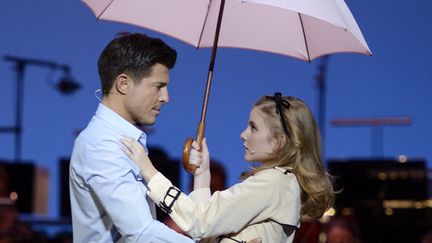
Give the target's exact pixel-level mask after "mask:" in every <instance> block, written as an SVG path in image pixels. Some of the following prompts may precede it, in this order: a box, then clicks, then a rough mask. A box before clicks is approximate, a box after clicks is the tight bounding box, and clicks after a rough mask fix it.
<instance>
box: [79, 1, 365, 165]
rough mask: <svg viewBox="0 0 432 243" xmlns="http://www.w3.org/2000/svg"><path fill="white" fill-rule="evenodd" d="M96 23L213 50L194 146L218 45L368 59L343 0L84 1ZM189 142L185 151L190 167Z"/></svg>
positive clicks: (201, 126)
mask: <svg viewBox="0 0 432 243" xmlns="http://www.w3.org/2000/svg"><path fill="white" fill-rule="evenodd" d="M82 1H83V2H84V3H85V4H87V6H88V7H89V8H90V9H91V10H92V11H93V13H94V14H95V16H96V17H97V19H103V20H111V21H118V22H122V23H129V24H132V25H137V26H140V27H144V28H147V29H151V30H154V31H157V32H161V33H163V34H166V35H168V36H172V37H174V38H177V39H179V40H182V41H184V42H186V43H189V44H191V45H193V46H195V47H196V48H202V47H212V54H211V57H210V66H209V71H208V76H207V83H206V89H205V93H204V101H203V106H202V110H201V119H200V122H199V125H198V132H197V138H196V140H197V142H198V144H199V145H200V143H201V140H202V138H203V137H204V129H205V117H206V113H207V104H208V98H209V93H210V87H211V81H212V77H213V68H214V61H215V57H216V50H217V48H218V47H233V48H243V49H251V50H258V51H266V52H272V53H278V54H283V55H288V56H292V57H295V58H299V59H301V60H305V61H311V60H313V59H314V58H317V57H320V56H324V55H327V54H331V53H339V52H355V53H362V54H367V55H371V51H370V50H369V47H368V45H367V44H366V41H365V40H364V38H363V35H362V34H361V31H360V29H359V27H358V25H357V23H356V21H355V20H354V17H353V16H352V14H351V12H350V10H349V9H348V7H347V6H346V4H345V2H344V1H343V0H301V1H299V0H121V1H120V0H82ZM192 141H193V139H192V138H188V139H187V140H186V143H185V146H184V148H183V156H182V160H183V165H184V167H185V169H186V170H187V171H189V172H191V173H193V171H194V170H195V169H196V166H194V165H191V164H189V152H190V149H191V145H192Z"/></svg>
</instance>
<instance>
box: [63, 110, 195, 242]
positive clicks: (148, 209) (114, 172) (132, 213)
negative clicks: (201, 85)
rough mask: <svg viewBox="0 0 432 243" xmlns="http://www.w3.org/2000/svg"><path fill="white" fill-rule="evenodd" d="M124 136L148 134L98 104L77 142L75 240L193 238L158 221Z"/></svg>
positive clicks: (74, 156) (73, 185) (72, 183)
mask: <svg viewBox="0 0 432 243" xmlns="http://www.w3.org/2000/svg"><path fill="white" fill-rule="evenodd" d="M123 135H127V136H130V137H133V138H135V139H137V140H140V142H141V143H142V142H143V141H142V140H145V138H146V136H145V133H143V132H142V131H141V130H139V129H138V128H137V127H135V126H134V125H132V124H131V123H129V122H128V121H126V120H125V119H123V118H122V117H120V116H119V115H118V114H117V113H115V112H114V111H112V110H110V109H109V108H108V107H106V106H104V105H103V104H99V107H98V109H97V111H96V114H95V115H94V116H93V118H92V120H91V121H90V123H89V124H88V126H87V127H86V128H85V129H84V130H83V131H82V132H81V133H80V135H79V136H78V137H77V139H76V140H75V145H74V149H73V152H72V157H71V164H70V179H69V180H70V198H71V207H72V226H73V240H74V242H79V243H89V242H176V243H177V242H193V241H192V240H191V239H189V238H187V237H185V236H183V235H180V234H178V233H176V232H175V231H173V230H171V229H169V228H168V227H167V226H165V225H164V224H162V223H160V222H159V221H157V220H155V219H154V216H155V213H154V212H155V210H154V204H153V203H150V200H149V199H147V187H146V185H145V182H144V181H143V178H142V177H141V175H140V173H139V168H138V167H137V166H136V165H135V164H134V163H133V162H132V161H131V160H130V159H129V158H128V157H127V156H126V155H125V154H124V153H123V151H122V150H121V148H122V146H123V145H122V144H121V143H120V138H121V136H123ZM142 135H144V136H142ZM140 137H141V139H140ZM144 142H145V141H144ZM147 200H149V201H147Z"/></svg>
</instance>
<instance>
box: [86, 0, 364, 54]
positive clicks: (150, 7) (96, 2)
mask: <svg viewBox="0 0 432 243" xmlns="http://www.w3.org/2000/svg"><path fill="white" fill-rule="evenodd" d="M83 2H84V3H85V4H87V6H88V7H89V8H90V9H91V10H92V11H93V13H94V14H95V16H96V17H97V19H103V20H111V21H118V22H122V23H129V24H132V25H137V26H140V27H144V28H147V29H151V30H154V31H157V32H160V33H163V34H166V35H168V36H171V37H174V38H176V39H179V40H181V41H184V42H186V43H188V44H190V45H192V46H195V47H196V48H203V47H212V46H213V43H214V39H215V32H216V26H217V21H218V16H219V11H220V5H221V2H222V1H221V0H121V1H119V0H117V1H116V0H83ZM217 46H218V47H234V48H244V49H252V50H259V51H266V52H273V53H278V54H283V55H288V56H292V57H295V58H299V59H302V60H306V61H311V60H313V59H314V58H317V57H320V56H323V55H326V54H331V53H340V52H354V53H362V54H367V55H371V51H370V50H369V47H368V45H367V43H366V41H365V39H364V38H363V35H362V33H361V31H360V29H359V27H358V25H357V23H356V21H355V19H354V17H353V16H352V14H351V12H350V10H349V9H348V7H347V6H346V4H345V2H344V1H343V0H302V1H298V0H241V1H240V0H227V1H226V2H225V7H224V10H223V18H222V22H221V28H220V33H219V41H218V44H217Z"/></svg>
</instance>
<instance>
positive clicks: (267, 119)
mask: <svg viewBox="0 0 432 243" xmlns="http://www.w3.org/2000/svg"><path fill="white" fill-rule="evenodd" d="M240 137H241V139H242V140H243V147H244V149H245V155H244V158H245V160H246V161H249V162H259V163H260V166H259V167H255V168H252V169H251V170H250V171H248V172H246V173H243V175H242V179H243V181H242V182H241V183H238V184H236V185H234V186H232V187H230V188H228V189H227V190H224V191H216V192H215V193H213V195H211V197H210V192H209V189H208V186H209V182H210V176H209V174H210V173H209V169H208V168H209V166H208V164H209V153H208V148H207V144H206V140H205V139H203V141H202V152H198V149H199V148H198V146H197V144H196V143H195V144H194V146H193V148H194V149H193V150H192V153H191V158H192V159H191V160H193V161H194V163H196V164H198V165H199V168H198V169H197V170H196V171H195V173H194V191H193V192H192V193H191V194H190V195H189V196H186V195H185V194H183V193H181V192H180V191H179V190H178V189H177V188H175V187H173V186H172V184H171V182H170V181H169V180H168V179H166V178H165V177H164V176H163V175H162V174H160V173H158V171H157V170H156V169H155V168H154V167H153V165H152V164H151V161H150V160H149V159H148V157H147V156H146V155H145V152H144V150H143V149H142V147H141V146H140V145H139V144H138V143H137V142H136V141H133V140H131V139H124V140H123V143H124V145H125V148H124V151H125V153H126V154H127V155H128V156H129V157H130V158H131V159H132V160H133V161H134V162H135V163H137V164H138V165H139V166H140V169H141V173H142V175H143V177H144V178H145V180H146V181H147V182H148V187H149V193H148V195H149V196H150V197H151V198H152V200H154V201H155V202H156V204H158V205H159V206H160V207H161V208H162V209H164V210H165V211H166V212H168V213H169V214H170V217H171V218H173V220H174V221H175V222H176V223H177V225H178V226H180V228H182V229H183V230H184V231H186V232H187V233H188V234H189V235H190V236H191V237H193V238H194V239H200V238H207V237H215V236H219V237H218V240H220V242H246V241H249V240H252V239H256V238H258V237H261V239H262V242H292V241H293V238H294V232H295V230H296V229H297V228H298V227H299V226H300V217H301V215H302V214H305V215H308V216H310V217H313V218H320V217H321V216H322V215H323V214H324V212H325V211H326V210H327V209H328V208H329V207H330V206H331V205H332V203H333V199H334V194H333V187H332V184H331V182H330V178H329V176H328V175H327V173H326V171H325V168H324V165H323V162H322V159H321V149H320V135H319V130H318V127H317V124H316V121H315V120H314V118H313V115H312V113H311V111H310V109H309V108H308V107H307V105H306V104H305V103H304V102H303V101H301V100H300V99H298V98H295V97H287V96H282V95H281V94H280V93H275V95H274V96H264V97H262V98H261V99H259V100H258V102H257V103H256V104H255V106H254V107H253V109H252V111H251V113H250V116H249V122H248V126H247V127H246V129H245V130H244V131H243V132H242V133H241V135H240Z"/></svg>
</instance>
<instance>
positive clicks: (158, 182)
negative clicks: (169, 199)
mask: <svg viewBox="0 0 432 243" xmlns="http://www.w3.org/2000/svg"><path fill="white" fill-rule="evenodd" d="M147 186H148V190H147V195H148V196H149V197H150V198H151V199H152V200H153V201H154V202H155V203H157V204H159V203H160V202H162V201H163V199H164V197H165V194H166V192H167V190H168V189H169V188H170V187H171V186H172V183H171V181H170V180H168V179H167V178H166V177H165V176H164V175H162V173H160V172H158V173H157V174H156V175H154V176H153V177H152V179H151V180H150V181H149V182H148V184H147Z"/></svg>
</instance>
